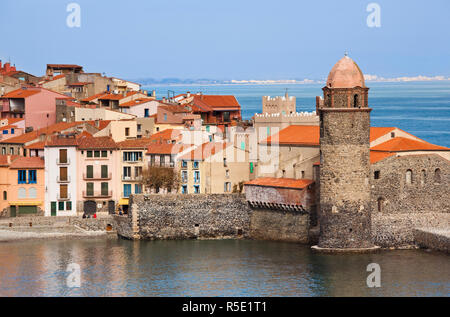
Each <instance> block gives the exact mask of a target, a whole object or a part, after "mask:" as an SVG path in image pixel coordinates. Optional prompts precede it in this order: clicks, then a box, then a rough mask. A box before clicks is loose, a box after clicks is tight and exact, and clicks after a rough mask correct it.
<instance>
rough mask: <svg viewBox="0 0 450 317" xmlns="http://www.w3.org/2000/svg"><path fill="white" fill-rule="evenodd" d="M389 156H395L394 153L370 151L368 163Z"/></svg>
mask: <svg viewBox="0 0 450 317" xmlns="http://www.w3.org/2000/svg"><path fill="white" fill-rule="evenodd" d="M390 156H395V153H391V152H376V151H370V163H371V164H374V163H376V162H379V161H382V160H384V159H385V158H387V157H390Z"/></svg>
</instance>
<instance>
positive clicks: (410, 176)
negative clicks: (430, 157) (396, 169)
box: [406, 170, 413, 185]
mask: <svg viewBox="0 0 450 317" xmlns="http://www.w3.org/2000/svg"><path fill="white" fill-rule="evenodd" d="M412 182H413V173H412V170H407V171H406V184H408V185H410V184H412Z"/></svg>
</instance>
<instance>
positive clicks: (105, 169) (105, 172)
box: [101, 165, 108, 178]
mask: <svg viewBox="0 0 450 317" xmlns="http://www.w3.org/2000/svg"><path fill="white" fill-rule="evenodd" d="M101 169H102V178H108V165H102V167H101Z"/></svg>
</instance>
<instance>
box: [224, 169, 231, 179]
mask: <svg viewBox="0 0 450 317" xmlns="http://www.w3.org/2000/svg"><path fill="white" fill-rule="evenodd" d="M225 177H227V178H228V177H230V170H226V171H225Z"/></svg>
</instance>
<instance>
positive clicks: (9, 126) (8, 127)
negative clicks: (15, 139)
mask: <svg viewBox="0 0 450 317" xmlns="http://www.w3.org/2000/svg"><path fill="white" fill-rule="evenodd" d="M11 128H13V129H17V126H16V125H14V124H8V125H4V126H3V127H0V131H2V130H8V129H11Z"/></svg>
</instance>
